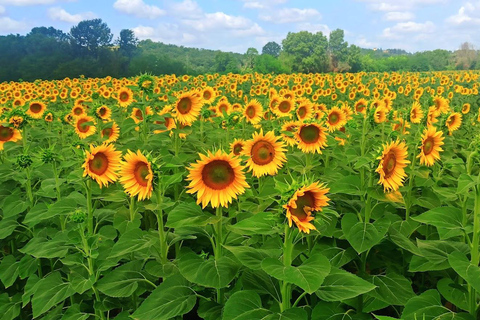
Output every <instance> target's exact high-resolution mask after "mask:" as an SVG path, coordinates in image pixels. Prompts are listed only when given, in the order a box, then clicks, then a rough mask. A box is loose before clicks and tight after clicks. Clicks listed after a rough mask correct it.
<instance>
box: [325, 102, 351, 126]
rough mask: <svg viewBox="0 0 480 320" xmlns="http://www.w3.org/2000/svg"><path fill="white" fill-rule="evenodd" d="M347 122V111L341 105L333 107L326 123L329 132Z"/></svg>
mask: <svg viewBox="0 0 480 320" xmlns="http://www.w3.org/2000/svg"><path fill="white" fill-rule="evenodd" d="M346 123H347V118H346V115H345V113H344V112H343V111H342V110H341V109H340V108H339V107H332V108H331V109H330V111H328V113H327V118H326V121H325V124H326V125H327V127H328V131H329V132H333V131H335V130H338V129H340V128H341V127H343V126H344V125H345V124H346Z"/></svg>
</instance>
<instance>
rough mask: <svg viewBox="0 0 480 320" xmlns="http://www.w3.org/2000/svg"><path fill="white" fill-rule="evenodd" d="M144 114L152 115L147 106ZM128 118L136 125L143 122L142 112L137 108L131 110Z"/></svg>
mask: <svg viewBox="0 0 480 320" xmlns="http://www.w3.org/2000/svg"><path fill="white" fill-rule="evenodd" d="M145 113H146V114H147V115H152V114H153V111H152V108H150V107H149V106H148V107H146V108H145ZM130 118H132V119H133V121H135V123H136V124H139V123H140V122H142V121H143V118H144V117H143V111H142V110H141V109H139V108H133V109H132V113H131V114H130Z"/></svg>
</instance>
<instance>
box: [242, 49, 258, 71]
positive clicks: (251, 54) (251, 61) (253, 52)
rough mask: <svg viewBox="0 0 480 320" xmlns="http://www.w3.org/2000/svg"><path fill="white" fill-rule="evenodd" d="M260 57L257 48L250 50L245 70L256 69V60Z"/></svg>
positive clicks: (246, 54) (248, 50)
mask: <svg viewBox="0 0 480 320" xmlns="http://www.w3.org/2000/svg"><path fill="white" fill-rule="evenodd" d="M257 56H258V50H257V49H255V48H248V49H247V52H246V53H245V58H244V68H245V69H246V70H252V69H253V68H254V67H255V59H256V58H257Z"/></svg>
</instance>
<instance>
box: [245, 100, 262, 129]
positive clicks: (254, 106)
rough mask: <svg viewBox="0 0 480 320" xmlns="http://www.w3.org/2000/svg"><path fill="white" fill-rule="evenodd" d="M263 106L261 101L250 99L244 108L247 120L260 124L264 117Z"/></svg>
mask: <svg viewBox="0 0 480 320" xmlns="http://www.w3.org/2000/svg"><path fill="white" fill-rule="evenodd" d="M262 111H263V108H262V105H261V104H260V102H258V100H256V99H252V100H250V102H249V103H247V105H246V106H245V109H243V116H244V117H245V119H247V122H249V123H251V124H258V123H259V122H260V121H261V120H262V117H263V114H262Z"/></svg>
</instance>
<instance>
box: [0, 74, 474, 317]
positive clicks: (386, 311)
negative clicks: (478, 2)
mask: <svg viewBox="0 0 480 320" xmlns="http://www.w3.org/2000/svg"><path fill="white" fill-rule="evenodd" d="M479 77H480V72H477V71H446V72H434V73H408V72H405V73H365V72H362V73H356V74H351V73H346V74H292V75H268V74H257V73H254V74H244V75H239V74H227V75H219V74H207V75H200V76H196V77H193V76H183V77H176V76H168V75H167V76H161V77H157V76H152V75H148V74H143V75H140V76H137V77H135V78H129V79H126V78H123V79H115V78H111V77H107V78H95V79H87V78H78V79H69V78H66V79H63V80H58V81H40V80H38V81H35V82H32V83H28V82H9V83H0V244H1V246H0V248H1V252H0V281H1V282H0V289H1V290H0V314H1V319H2V320H9V319H65V320H67V319H68V320H70V319H71V320H78V319H82V320H84V319H120V320H121V319H139V320H149V319H152V320H153V319H182V318H183V319H207V320H218V319H225V320H230V319H236V320H240V319H243V320H251V319H268V320H274V319H285V320H287V319H291V320H304V319H305V320H306V319H312V320H321V319H330V320H336V319H379V320H392V319H405V320H417V319H418V320H419V319H442V320H446V319H461V320H468V319H471V320H475V319H478V309H479V302H480V267H479V261H480V251H479V244H480V180H479V177H480V161H479V160H480V154H479V147H480V136H479V133H480V114H479V111H480V110H479V107H480V101H479V95H478V88H479V86H480V85H479Z"/></svg>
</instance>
